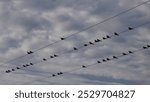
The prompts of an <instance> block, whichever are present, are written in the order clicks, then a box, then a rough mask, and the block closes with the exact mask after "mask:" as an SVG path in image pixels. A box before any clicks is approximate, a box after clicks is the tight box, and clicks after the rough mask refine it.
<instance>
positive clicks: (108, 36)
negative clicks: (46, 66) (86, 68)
mask: <svg viewBox="0 0 150 102" xmlns="http://www.w3.org/2000/svg"><path fill="white" fill-rule="evenodd" d="M149 23H150V21H148V22H145V23H142V24H139V25H137V26H134V27H128V29H127V30H124V31H121V32H119V33H116V32H115V33H114V34H113V35H106V37H102V38H100V39H95V40H94V41H92V42H88V43H86V44H84V45H82V46H80V47H78V48H77V47H74V48H73V49H72V50H69V51H66V52H63V53H61V54H53V55H50V56H49V57H48V58H43V59H42V60H40V61H37V62H29V63H28V64H24V65H22V66H21V67H16V68H13V69H11V70H6V72H7V73H10V72H14V71H17V70H20V69H24V68H28V67H30V66H34V65H37V64H40V63H43V62H46V61H49V60H51V59H54V58H57V57H60V56H62V55H64V54H68V53H71V52H73V51H79V50H81V49H83V48H88V47H89V46H95V45H96V44H98V43H101V42H103V41H106V40H108V39H112V38H113V37H119V36H120V35H122V34H123V33H126V32H129V31H131V30H136V29H138V28H139V27H142V26H144V25H147V24H149ZM90 43H91V44H90ZM85 45H86V46H85Z"/></svg>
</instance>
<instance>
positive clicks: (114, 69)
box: [0, 0, 150, 84]
mask: <svg viewBox="0 0 150 102" xmlns="http://www.w3.org/2000/svg"><path fill="white" fill-rule="evenodd" d="M139 3H141V1H140V0H132V1H130V0H122V1H120V0H112V1H110V0H61V1H59V0H1V1H0V36H1V37H0V58H1V59H0V61H1V63H3V62H5V61H7V60H10V59H13V58H15V57H17V56H20V55H23V54H25V53H26V51H28V50H35V49H37V48H40V47H42V46H45V45H47V44H49V43H52V42H55V41H57V40H59V39H60V37H61V36H68V35H69V34H72V33H75V32H78V31H80V30H82V29H84V28H86V27H88V26H90V25H92V24H95V23H97V22H100V21H102V20H104V19H106V18H109V17H110V16H113V15H115V14H117V13H119V12H122V11H124V10H126V9H129V8H131V7H133V5H137V4H139ZM149 9H150V6H149V4H146V5H143V6H141V7H138V8H137V9H135V10H133V11H130V12H128V13H126V14H124V15H122V16H119V17H116V18H115V19H113V20H110V21H108V22H105V23H103V24H101V25H98V26H96V27H94V28H91V29H89V30H87V31H85V32H82V33H80V34H77V35H75V36H72V37H70V38H68V39H67V40H66V41H62V42H60V43H57V44H54V45H53V46H50V47H48V48H45V49H43V50H41V51H39V52H37V53H34V54H33V55H32V56H27V57H25V58H22V59H19V60H17V61H14V62H11V63H9V64H8V65H9V66H10V65H22V64H24V63H29V62H32V61H33V62H34V61H39V60H41V59H43V58H48V57H49V56H50V55H51V54H54V53H58V54H59V53H63V52H66V51H68V50H71V49H72V48H73V47H78V46H81V45H83V44H84V43H87V42H89V41H92V40H93V39H97V38H102V37H103V36H105V35H108V34H113V33H114V32H121V31H124V30H127V28H128V26H131V27H134V26H136V25H139V24H142V23H145V22H147V21H149V18H150V13H149ZM149 27H150V25H145V26H143V27H140V28H139V29H136V30H135V31H131V32H127V33H124V34H122V36H119V37H118V38H112V39H110V40H107V41H104V42H103V43H101V44H97V45H95V46H91V47H87V48H83V49H81V50H79V51H77V52H73V53H68V54H65V55H62V56H60V57H59V58H56V59H53V60H50V61H48V62H45V63H41V64H38V65H36V66H34V67H31V68H30V69H22V70H19V71H16V72H14V73H11V74H10V75H6V74H4V75H3V72H4V71H5V70H7V69H10V68H6V67H1V68H0V71H1V76H2V77H1V78H0V84H24V83H28V82H30V81H33V80H35V81H34V82H33V83H29V84H150V80H149V79H150V76H149V72H150V69H149V62H148V61H149V60H150V58H149V56H148V55H149V51H144V52H139V53H138V54H135V55H132V56H129V57H125V58H122V59H120V60H116V61H112V62H110V63H107V64H102V65H95V66H92V68H91V69H87V70H81V71H77V72H73V73H67V74H66V75H64V76H61V77H58V78H54V79H53V78H51V79H43V80H39V79H41V78H44V77H47V76H49V75H50V74H49V73H56V72H59V71H68V70H73V69H76V68H80V67H81V65H84V64H85V65H88V64H92V63H94V62H95V61H97V60H98V59H102V58H105V57H109V56H112V55H117V54H120V53H121V52H124V51H127V50H128V49H131V50H132V49H133V50H135V49H138V48H140V47H141V46H143V45H144V44H147V43H149V39H150V36H149V32H150V30H149ZM22 79H24V80H22Z"/></svg>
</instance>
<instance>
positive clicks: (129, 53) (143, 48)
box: [24, 44, 150, 84]
mask: <svg viewBox="0 0 150 102" xmlns="http://www.w3.org/2000/svg"><path fill="white" fill-rule="evenodd" d="M148 49H150V44H148V45H145V46H143V47H142V48H140V49H137V50H129V51H126V52H123V53H121V54H120V55H114V56H111V57H107V58H103V59H101V60H97V61H96V63H93V64H89V65H82V66H80V67H79V68H76V69H72V70H69V71H65V72H59V74H58V73H55V74H52V75H50V76H48V77H44V78H41V79H38V80H34V81H31V82H26V83H24V84H31V83H33V82H35V81H40V80H43V79H47V78H48V79H50V78H55V77H57V76H61V75H64V74H67V73H72V72H75V71H78V70H82V69H90V68H92V67H91V66H94V65H98V64H103V63H107V62H110V61H113V60H118V59H120V58H122V57H126V56H129V55H132V54H135V53H138V52H141V51H143V50H148ZM60 73H61V74H60Z"/></svg>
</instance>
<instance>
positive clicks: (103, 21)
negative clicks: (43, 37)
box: [0, 0, 150, 66]
mask: <svg viewBox="0 0 150 102" xmlns="http://www.w3.org/2000/svg"><path fill="white" fill-rule="evenodd" d="M149 2H150V0H147V1H145V2H142V3H140V4H138V5H136V6H134V7H132V8H130V9H128V10H125V11H123V12H120V13H118V14H116V15H113V16H111V17H109V18H106V19H104V20H102V21H100V22H98V23H95V24H93V25H91V26H89V27H87V28H84V29H82V30H81V31H78V32H76V33H73V34H70V35H68V36H67V37H61V39H60V40H58V41H55V42H53V43H50V44H48V45H45V46H43V47H41V48H39V49H36V50H34V51H29V53H28V52H27V54H25V55H22V56H20V57H17V58H15V59H12V60H9V61H6V62H4V63H2V64H0V66H2V65H5V64H7V63H10V62H13V61H15V60H18V59H21V58H24V57H26V56H28V55H31V54H33V53H35V52H38V51H40V50H42V49H45V48H47V47H49V46H51V45H53V44H55V43H59V42H61V41H63V40H66V39H67V38H70V37H71V36H74V35H77V34H79V33H81V32H84V31H87V30H88V29H91V28H93V27H95V26H97V25H100V24H102V23H105V22H107V21H109V20H112V19H114V18H116V17H118V16H120V15H122V14H125V13H127V12H129V11H132V10H134V9H136V8H137V7H139V6H142V5H145V4H147V3H149ZM30 52H31V53H30Z"/></svg>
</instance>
